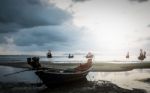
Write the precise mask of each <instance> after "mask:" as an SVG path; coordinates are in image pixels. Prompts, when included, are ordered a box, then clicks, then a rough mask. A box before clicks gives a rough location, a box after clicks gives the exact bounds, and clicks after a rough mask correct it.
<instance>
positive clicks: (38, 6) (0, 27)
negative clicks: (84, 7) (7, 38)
mask: <svg viewBox="0 0 150 93" xmlns="http://www.w3.org/2000/svg"><path fill="white" fill-rule="evenodd" d="M46 3H48V1H47V0H41V1H40V0H21V1H20V0H1V1H0V32H2V33H5V32H6V33H7V32H12V31H17V28H18V27H19V28H20V27H22V28H27V27H34V26H42V25H43V26H44V25H59V24H62V23H63V22H64V21H66V20H68V19H69V18H71V15H70V14H69V13H68V12H65V11H63V10H61V9H59V8H57V7H55V6H54V5H52V4H51V5H49V6H48V5H47V4H46Z"/></svg>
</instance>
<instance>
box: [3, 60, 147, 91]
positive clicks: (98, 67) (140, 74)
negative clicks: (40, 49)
mask: <svg viewBox="0 0 150 93" xmlns="http://www.w3.org/2000/svg"><path fill="white" fill-rule="evenodd" d="M24 59H25V58H24ZM57 59H58V58H57ZM25 60H26V59H25ZM51 60H52V59H51ZM55 60H56V59H55ZM59 60H61V59H59ZM69 61H70V60H69ZM9 62H10V61H9ZM9 62H8V61H7V62H0V64H1V65H4V63H5V65H4V66H0V93H29V92H32V93H51V92H52V93H150V82H149V79H150V74H149V72H150V70H149V64H150V63H149V61H146V62H143V63H141V62H118V61H116V62H115V61H111V62H108V61H107V62H106V61H100V62H99V63H98V62H97V63H96V62H95V61H94V63H93V67H92V69H91V72H90V73H89V74H88V75H87V77H86V78H87V82H79V83H76V84H70V85H69V86H68V85H66V86H59V87H55V88H47V87H46V86H45V85H43V84H42V81H41V80H40V79H39V78H38V77H37V76H36V75H35V73H34V71H25V72H21V73H17V74H12V75H9V76H5V75H7V74H10V73H14V72H18V71H23V70H26V69H27V67H28V66H27V63H26V62H24V61H22V62H21V61H19V62H16V61H12V63H11V64H10V63H9ZM84 62H86V60H85V61H82V63H84ZM41 63H42V65H43V66H46V67H55V68H62V69H66V68H73V67H75V66H77V65H79V61H78V62H77V61H74V62H73V61H70V62H69V63H67V62H65V63H64V61H63V62H57V63H51V62H46V63H45V61H41ZM21 64H22V65H21ZM7 65H8V66H7ZM11 65H12V66H11ZM20 65H21V66H23V68H19V67H18V66H20ZM113 69H115V70H114V71H113Z"/></svg>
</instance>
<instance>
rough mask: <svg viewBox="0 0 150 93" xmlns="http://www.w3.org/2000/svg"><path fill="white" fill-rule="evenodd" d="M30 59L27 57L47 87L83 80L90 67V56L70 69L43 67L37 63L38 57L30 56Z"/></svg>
mask: <svg viewBox="0 0 150 93" xmlns="http://www.w3.org/2000/svg"><path fill="white" fill-rule="evenodd" d="M32 60H33V61H32V62H31V61H30V60H29V59H28V61H29V62H28V64H30V65H31V66H32V67H33V69H35V70H36V71H35V73H36V75H37V76H38V77H39V78H40V79H41V80H42V81H43V84H45V85H46V86H47V87H53V86H56V85H62V84H67V83H70V82H79V81H82V80H85V79H86V76H87V74H88V72H89V71H90V69H91V67H92V58H89V59H88V60H87V62H86V63H84V64H80V65H79V66H77V67H75V68H72V69H56V68H43V67H41V65H39V62H38V58H32Z"/></svg>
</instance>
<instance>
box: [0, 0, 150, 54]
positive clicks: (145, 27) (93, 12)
mask: <svg viewBox="0 0 150 93" xmlns="http://www.w3.org/2000/svg"><path fill="white" fill-rule="evenodd" d="M149 11H150V1H149V0H1V1H0V54H18V53H37V52H38V53H42V52H45V51H47V50H49V49H50V50H52V51H63V52H71V51H73V52H88V51H93V52H98V53H100V54H103V55H109V54H111V55H114V54H123V53H124V54H125V53H126V52H127V51H129V52H132V53H138V52H139V49H144V50H145V51H147V53H148V55H149V54H150V53H149V51H150V47H149V46H150V18H149V17H150V12H149Z"/></svg>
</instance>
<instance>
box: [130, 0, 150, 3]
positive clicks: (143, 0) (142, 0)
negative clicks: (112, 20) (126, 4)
mask: <svg viewBox="0 0 150 93" xmlns="http://www.w3.org/2000/svg"><path fill="white" fill-rule="evenodd" d="M130 1H133V2H139V3H142V2H147V1H149V0H130Z"/></svg>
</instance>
